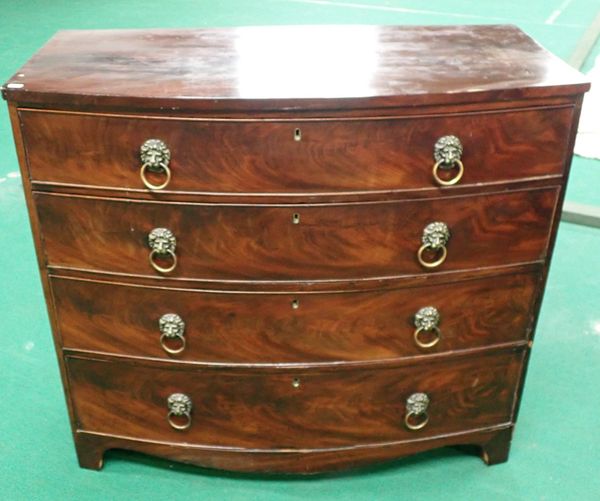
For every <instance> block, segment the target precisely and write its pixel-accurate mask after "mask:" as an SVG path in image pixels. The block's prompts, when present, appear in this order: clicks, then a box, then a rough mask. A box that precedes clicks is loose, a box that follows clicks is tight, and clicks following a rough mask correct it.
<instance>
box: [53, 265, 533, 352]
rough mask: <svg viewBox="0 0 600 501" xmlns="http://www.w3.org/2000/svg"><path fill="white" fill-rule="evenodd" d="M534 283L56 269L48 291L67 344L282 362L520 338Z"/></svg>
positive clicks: (504, 278) (527, 277) (522, 279)
mask: <svg viewBox="0 0 600 501" xmlns="http://www.w3.org/2000/svg"><path fill="white" fill-rule="evenodd" d="M538 281H539V275H538V274H537V273H536V274H515V275H513V274H510V275H501V276H498V277H493V278H488V279H480V280H470V281H466V282H462V283H461V282H459V283H446V284H441V285H436V286H429V287H417V288H407V289H396V290H388V291H377V292H356V293H316V294H310V293H308V294H307V293H296V294H293V293H283V294H274V293H270V294H269V293H260V294H256V293H254V294H252V293H243V292H238V293H231V292H226V293H217V292H212V293H210V292H198V291H189V290H187V291H186V290H177V289H164V288H153V287H139V286H132V285H125V284H121V285H116V284H107V283H102V282H89V281H81V280H73V279H67V278H60V277H54V278H52V291H53V296H54V304H55V307H56V315H57V318H58V323H59V331H60V335H61V338H62V343H63V345H64V346H65V348H68V349H76V350H77V349H80V350H87V351H95V352H104V353H112V354H119V355H129V356H141V357H158V358H169V357H172V358H174V359H177V360H188V361H201V362H213V363H215V362H221V363H284V362H318V361H348V360H354V361H360V360H378V359H389V358H398V357H406V356H414V355H422V354H428V353H450V352H454V351H456V350H464V349H468V348H476V347H482V346H491V345H494V344H502V343H509V342H513V343H517V342H525V341H526V339H527V337H528V331H529V324H530V320H531V306H532V303H533V300H534V297H535V291H536V289H537V284H538ZM293 301H297V305H298V307H297V308H296V309H294V308H293V307H292V302H293ZM428 305H432V306H435V307H436V308H437V309H438V311H439V312H440V314H441V317H442V320H441V323H440V328H441V331H442V338H441V341H440V342H439V343H438V344H437V345H436V346H435V347H432V348H428V349H422V348H419V347H418V346H417V345H416V344H415V342H414V340H413V332H414V329H415V327H414V322H413V318H414V314H415V313H416V312H417V311H418V310H419V309H420V308H421V307H423V306H428ZM165 313H177V314H178V315H180V316H181V317H182V318H183V320H184V321H185V323H186V333H185V337H186V340H187V344H186V350H185V351H184V352H183V353H181V354H178V355H168V354H167V353H166V352H165V351H164V350H163V349H162V348H161V346H160V344H159V337H160V331H159V330H158V320H159V318H160V317H161V316H162V315H163V314H165ZM430 337H431V336H430ZM424 339H429V338H428V335H427V334H425V336H424ZM170 346H171V347H173V348H175V347H176V345H175V344H173V343H172V344H171V345H170Z"/></svg>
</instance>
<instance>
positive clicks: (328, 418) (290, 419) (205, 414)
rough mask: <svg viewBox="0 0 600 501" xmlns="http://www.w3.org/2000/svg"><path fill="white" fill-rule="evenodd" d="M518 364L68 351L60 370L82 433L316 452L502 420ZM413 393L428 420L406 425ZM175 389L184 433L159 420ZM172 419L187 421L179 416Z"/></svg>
mask: <svg viewBox="0 0 600 501" xmlns="http://www.w3.org/2000/svg"><path fill="white" fill-rule="evenodd" d="M521 362H522V354H521V353H503V354H497V355H493V356H492V355H486V356H484V357H481V358H478V359H471V360H467V359H461V360H458V361H454V362H451V363H450V362H448V363H435V364H427V365H419V366H416V365H415V366H411V367H400V368H398V367H396V368H380V369H369V370H367V369H362V370H361V369H357V368H354V369H348V368H344V369H339V368H338V369H335V370H334V368H332V367H330V368H329V370H326V369H319V370H316V369H312V370H309V369H303V370H301V369H297V370H291V369H289V370H288V369H285V370H283V369H281V370H272V371H269V372H264V371H263V372H257V371H250V370H235V369H191V368H189V367H188V368H183V367H177V368H174V367H172V366H169V368H166V367H165V366H164V365H161V366H160V367H157V366H151V365H132V364H128V363H126V362H121V361H102V360H91V359H84V358H75V357H67V371H68V374H69V381H70V388H71V393H72V398H73V403H74V409H75V413H76V419H77V422H78V424H79V429H81V430H84V431H93V432H98V433H106V434H108V435H112V434H118V435H121V436H129V437H136V438H141V439H148V440H164V441H170V442H171V441H172V442H177V441H182V442H183V441H185V442H188V443H196V444H205V445H214V446H230V447H256V448H299V447H307V448H316V447H330V446H343V445H357V444H369V443H381V442H389V441H396V440H409V439H412V438H414V439H418V438H423V437H427V436H436V435H441V434H445V433H453V432H459V431H466V430H470V429H475V428H483V427H486V426H493V425H498V424H502V423H507V422H509V421H510V420H511V412H512V403H513V398H514V394H515V389H516V384H517V379H518V374H519V371H520V367H521ZM418 392H422V393H425V394H427V396H428V398H429V406H428V408H427V415H428V417H429V421H428V423H427V424H426V426H425V427H424V428H422V429H421V430H418V431H411V430H408V429H407V428H406V426H405V422H404V420H405V417H406V413H407V409H406V405H407V399H408V398H409V397H410V396H411V395H413V394H414V393H418ZM174 393H182V394H184V395H186V396H188V397H189V398H190V399H191V402H192V410H191V413H190V416H191V426H190V427H189V428H188V429H187V430H184V431H179V430H175V429H173V428H172V427H171V426H170V425H169V423H168V422H167V414H168V412H169V407H168V405H167V399H168V398H169V396H170V395H172V394H174ZM424 418H425V416H424V415H423V414H420V415H419V416H418V417H417V419H413V418H412V417H411V419H410V420H409V423H410V424H412V425H415V424H420V423H421V420H424ZM174 421H175V424H177V425H180V426H182V425H185V424H186V418H185V416H182V417H181V418H180V417H177V416H175V417H174Z"/></svg>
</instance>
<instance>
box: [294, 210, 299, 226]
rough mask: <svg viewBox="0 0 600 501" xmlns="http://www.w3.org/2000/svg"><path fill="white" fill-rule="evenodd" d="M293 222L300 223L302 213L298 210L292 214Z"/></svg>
mask: <svg viewBox="0 0 600 501" xmlns="http://www.w3.org/2000/svg"><path fill="white" fill-rule="evenodd" d="M292 223H294V224H300V214H298V213H297V212H295V213H294V214H293V215H292Z"/></svg>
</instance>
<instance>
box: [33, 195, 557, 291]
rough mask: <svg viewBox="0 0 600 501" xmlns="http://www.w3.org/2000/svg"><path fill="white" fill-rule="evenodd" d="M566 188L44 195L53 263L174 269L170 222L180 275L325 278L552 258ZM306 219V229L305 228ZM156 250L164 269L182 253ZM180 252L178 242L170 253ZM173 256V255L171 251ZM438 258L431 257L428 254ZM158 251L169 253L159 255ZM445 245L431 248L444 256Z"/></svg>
mask: <svg viewBox="0 0 600 501" xmlns="http://www.w3.org/2000/svg"><path fill="white" fill-rule="evenodd" d="M557 193H558V191H557V189H556V188H549V189H536V190H532V191H514V192H505V193H496V194H486V195H479V196H472V197H449V198H438V199H434V200H415V201H404V202H382V203H354V204H331V205H304V206H254V205H253V206H241V205H209V204H183V203H175V202H173V203H168V202H146V201H143V202H142V201H134V200H125V199H103V198H93V197H81V196H64V195H53V194H42V193H36V194H35V195H34V197H35V200H36V206H37V210H38V214H39V217H40V222H41V231H42V234H43V238H44V242H45V244H46V258H47V263H48V265H50V266H55V267H67V268H77V269H84V270H94V271H103V272H116V273H125V274H134V275H163V274H164V273H159V272H157V271H155V269H154V268H153V267H152V266H151V262H150V261H151V260H150V259H149V255H150V253H151V251H150V248H149V243H148V242H149V235H150V233H151V232H152V230H153V229H155V228H167V229H169V230H170V231H171V232H172V234H173V236H174V237H175V239H176V242H175V244H176V245H175V248H174V250H173V251H172V252H173V255H176V258H177V261H176V266H175V268H174V270H173V271H172V272H171V273H169V274H168V275H169V276H172V277H176V278H177V277H178V278H184V277H188V278H195V279H209V280H319V279H325V280H326V279H341V280H345V279H356V278H366V277H386V276H400V275H405V274H415V273H422V272H423V271H429V272H435V271H436V270H444V271H450V270H460V269H474V268H480V267H489V266H498V265H506V264H513V263H523V262H531V261H537V260H540V259H543V258H544V256H545V254H546V247H547V242H548V236H549V230H550V225H551V222H552V216H553V213H554V209H555V206H556V200H557ZM436 221H442V222H444V223H446V224H447V226H448V228H449V232H450V239H449V241H448V243H447V244H446V248H447V258H446V260H445V262H444V263H443V264H441V265H440V266H439V267H437V268H434V269H429V268H424V267H423V266H422V265H421V264H420V263H419V261H418V260H417V254H418V250H419V249H420V248H421V247H422V235H423V232H424V228H425V227H426V226H428V225H429V223H431V222H436ZM295 223H297V224H295ZM166 247H168V246H165V247H162V248H161V249H160V253H159V254H157V253H156V251H152V252H153V254H152V256H153V262H154V263H155V265H156V266H161V267H162V268H168V267H171V266H173V265H174V264H175V260H174V259H173V258H172V257H170V256H169V255H167V254H166V253H165V252H164V251H165V249H166ZM166 250H170V249H166ZM163 253H164V254H165V256H166V257H167V258H166V259H164V260H163V259H162V257H161V256H162V254H163ZM428 254H431V255H428ZM157 256H158V257H157ZM440 256H442V257H443V248H439V249H437V250H436V251H435V252H433V253H428V251H425V252H424V253H423V259H424V261H426V262H429V263H431V262H434V261H435V260H439V259H440Z"/></svg>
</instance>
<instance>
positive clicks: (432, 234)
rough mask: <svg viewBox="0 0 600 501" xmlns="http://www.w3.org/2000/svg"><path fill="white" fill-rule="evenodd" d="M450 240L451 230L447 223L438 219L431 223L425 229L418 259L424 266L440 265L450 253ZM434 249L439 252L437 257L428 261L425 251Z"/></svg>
mask: <svg viewBox="0 0 600 501" xmlns="http://www.w3.org/2000/svg"><path fill="white" fill-rule="evenodd" d="M448 240H450V230H449V229H448V225H447V224H446V223H442V222H439V221H436V222H434V223H429V224H428V225H427V226H425V228H424V229H423V235H422V237H421V243H422V245H421V247H420V248H419V251H418V252H417V259H418V260H419V263H420V264H421V266H423V267H424V268H437V267H438V266H440V265H441V264H442V263H443V262H444V261H445V260H446V256H447V255H448V249H446V245H448ZM428 250H432V251H435V252H436V253H437V258H436V259H434V260H433V261H427V260H426V259H425V251H428Z"/></svg>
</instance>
